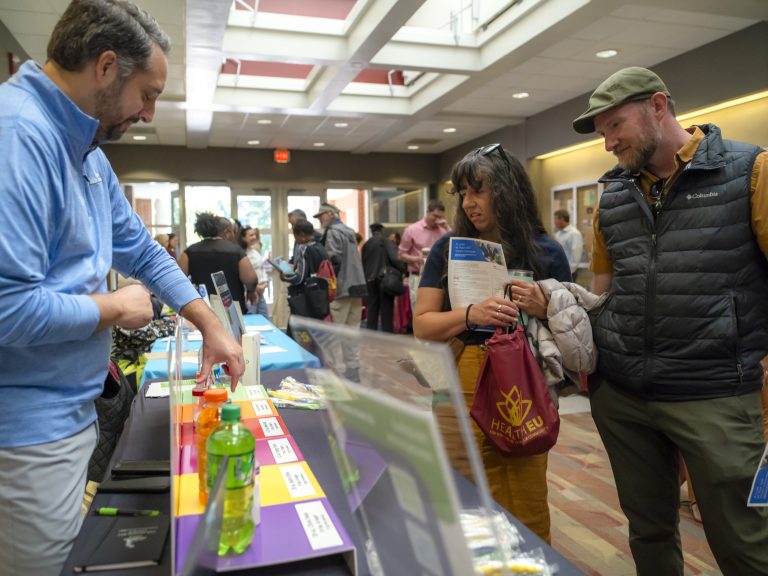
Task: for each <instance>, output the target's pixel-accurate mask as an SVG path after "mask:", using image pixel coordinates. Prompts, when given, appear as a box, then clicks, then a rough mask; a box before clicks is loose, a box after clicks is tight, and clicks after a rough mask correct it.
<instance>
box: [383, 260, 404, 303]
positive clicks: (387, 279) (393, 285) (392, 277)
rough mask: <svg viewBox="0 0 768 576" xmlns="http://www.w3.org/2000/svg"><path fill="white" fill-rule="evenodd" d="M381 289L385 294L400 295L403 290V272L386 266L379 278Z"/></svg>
mask: <svg viewBox="0 0 768 576" xmlns="http://www.w3.org/2000/svg"><path fill="white" fill-rule="evenodd" d="M379 283H380V284H381V290H382V291H383V292H384V294H386V295H387V296H400V295H401V294H403V293H404V292H405V286H404V285H403V274H402V273H401V272H400V271H399V270H395V269H394V268H392V267H390V266H387V267H386V268H384V272H382V273H381V277H380V278H379Z"/></svg>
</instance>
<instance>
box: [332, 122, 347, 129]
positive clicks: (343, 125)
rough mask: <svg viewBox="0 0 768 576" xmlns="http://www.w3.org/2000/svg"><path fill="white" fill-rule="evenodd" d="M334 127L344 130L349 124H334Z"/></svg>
mask: <svg viewBox="0 0 768 576" xmlns="http://www.w3.org/2000/svg"><path fill="white" fill-rule="evenodd" d="M334 126H336V128H346V127H347V126H349V124H347V123H346V122H336V124H334Z"/></svg>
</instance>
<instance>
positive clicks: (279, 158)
mask: <svg viewBox="0 0 768 576" xmlns="http://www.w3.org/2000/svg"><path fill="white" fill-rule="evenodd" d="M290 161H291V151H290V150H279V149H278V150H275V162H277V163H278V164H288V162H290Z"/></svg>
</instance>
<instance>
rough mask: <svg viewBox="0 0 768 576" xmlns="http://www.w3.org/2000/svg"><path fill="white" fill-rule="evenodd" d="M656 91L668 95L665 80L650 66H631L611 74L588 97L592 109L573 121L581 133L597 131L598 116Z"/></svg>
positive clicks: (574, 127) (574, 126) (575, 128)
mask: <svg viewBox="0 0 768 576" xmlns="http://www.w3.org/2000/svg"><path fill="white" fill-rule="evenodd" d="M656 92H662V93H664V94H666V95H667V96H669V90H667V87H666V86H665V85H664V82H663V81H662V80H661V78H659V77H658V76H657V75H656V74H655V73H654V72H651V71H650V70H648V69H647V68H640V67H639V66H632V67H631V68H624V69H622V70H619V71H618V72H616V73H614V74H612V75H611V76H609V77H608V78H607V79H606V80H604V81H603V83H602V84H600V86H598V87H597V88H596V89H595V91H594V92H592V96H590V97H589V108H587V111H586V112H584V114H582V115H581V116H579V117H578V118H576V120H574V121H573V129H574V130H576V132H578V133H579V134H589V133H591V132H594V131H595V116H597V115H598V114H602V113H603V112H606V111H608V110H610V109H611V108H614V107H615V106H619V105H621V104H625V103H626V102H633V101H636V100H645V99H646V98H650V97H651V96H653V95H654V94H656Z"/></svg>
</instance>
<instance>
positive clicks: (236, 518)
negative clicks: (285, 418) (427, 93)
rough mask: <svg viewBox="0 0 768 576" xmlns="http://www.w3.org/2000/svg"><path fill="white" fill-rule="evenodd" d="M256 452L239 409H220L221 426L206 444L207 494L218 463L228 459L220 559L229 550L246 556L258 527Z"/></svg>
mask: <svg viewBox="0 0 768 576" xmlns="http://www.w3.org/2000/svg"><path fill="white" fill-rule="evenodd" d="M255 449H256V440H255V439H254V437H253V434H252V433H251V431H250V430H248V428H246V427H245V426H244V425H243V424H242V423H241V422H240V406H239V405H237V404H226V405H224V406H222V408H221V424H219V425H218V427H217V428H216V429H215V430H214V431H213V432H212V433H211V435H210V436H209V437H208V441H207V442H206V452H207V454H208V469H207V477H208V491H209V493H210V491H211V490H212V489H213V486H214V484H215V483H216V476H217V475H218V472H219V463H220V462H221V459H222V458H223V457H224V456H229V466H228V468H227V479H226V494H225V496H224V518H223V520H222V524H221V538H220V540H219V556H224V555H225V554H227V553H228V552H229V551H230V550H231V551H233V552H234V553H235V554H242V553H243V552H245V550H246V549H247V548H248V546H250V545H251V540H253V531H254V529H255V527H256V525H257V524H258V523H259V517H260V515H259V476H258V471H259V463H258V461H257V460H256V456H255V452H254V451H255Z"/></svg>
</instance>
